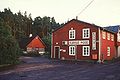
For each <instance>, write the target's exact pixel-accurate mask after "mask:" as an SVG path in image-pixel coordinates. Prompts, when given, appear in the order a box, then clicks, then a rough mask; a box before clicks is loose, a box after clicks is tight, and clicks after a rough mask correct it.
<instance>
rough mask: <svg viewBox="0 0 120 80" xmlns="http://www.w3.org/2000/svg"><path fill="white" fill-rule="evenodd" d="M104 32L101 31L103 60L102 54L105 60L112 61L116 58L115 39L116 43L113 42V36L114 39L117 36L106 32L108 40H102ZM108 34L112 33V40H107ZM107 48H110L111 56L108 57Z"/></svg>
mask: <svg viewBox="0 0 120 80" xmlns="http://www.w3.org/2000/svg"><path fill="white" fill-rule="evenodd" d="M102 31H103V30H101V59H102V54H103V58H104V60H111V59H112V58H114V57H115V56H116V47H115V46H116V45H115V41H116V40H115V39H114V41H112V40H111V34H112V35H114V38H115V37H116V35H115V34H113V33H110V32H108V31H104V32H105V33H106V38H105V39H103V38H102ZM107 33H110V40H108V39H107ZM107 47H110V56H107Z"/></svg>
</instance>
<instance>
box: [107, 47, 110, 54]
mask: <svg viewBox="0 0 120 80" xmlns="http://www.w3.org/2000/svg"><path fill="white" fill-rule="evenodd" d="M107 56H110V47H107Z"/></svg>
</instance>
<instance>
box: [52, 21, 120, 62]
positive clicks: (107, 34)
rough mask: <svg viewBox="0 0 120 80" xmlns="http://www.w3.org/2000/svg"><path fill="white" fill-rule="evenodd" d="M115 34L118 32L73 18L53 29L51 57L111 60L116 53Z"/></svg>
mask: <svg viewBox="0 0 120 80" xmlns="http://www.w3.org/2000/svg"><path fill="white" fill-rule="evenodd" d="M117 34H120V33H115V32H113V31H110V30H108V29H106V28H102V27H99V26H96V25H94V24H90V23H86V22H83V21H79V20H76V19H73V20H71V21H69V22H68V23H66V24H65V25H64V26H63V27H60V28H59V29H57V30H55V31H53V33H52V47H51V58H55V59H62V60H97V61H102V60H111V59H112V58H114V57H117V55H118V54H117V53H118V49H119V48H118V46H119V44H118V43H119V42H118V41H117V38H118V37H117ZM119 36H120V35H119Z"/></svg>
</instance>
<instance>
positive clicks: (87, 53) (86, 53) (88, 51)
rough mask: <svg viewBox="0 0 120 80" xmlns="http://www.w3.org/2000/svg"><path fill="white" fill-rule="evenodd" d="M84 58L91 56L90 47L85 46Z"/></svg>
mask: <svg viewBox="0 0 120 80" xmlns="http://www.w3.org/2000/svg"><path fill="white" fill-rule="evenodd" d="M83 56H90V46H83Z"/></svg>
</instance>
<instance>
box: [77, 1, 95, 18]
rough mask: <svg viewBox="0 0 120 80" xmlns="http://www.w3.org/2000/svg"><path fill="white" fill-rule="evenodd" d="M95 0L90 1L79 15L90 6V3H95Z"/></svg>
mask: <svg viewBox="0 0 120 80" xmlns="http://www.w3.org/2000/svg"><path fill="white" fill-rule="evenodd" d="M93 1H94V0H92V1H90V2H89V3H88V5H87V6H86V7H85V8H83V9H82V10H81V12H80V13H79V14H78V15H80V14H82V13H83V11H85V10H86V9H87V8H88V7H89V6H90V4H92V3H93ZM78 15H77V16H78Z"/></svg>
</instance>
